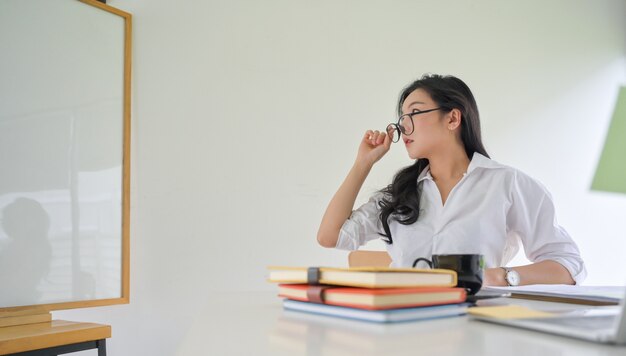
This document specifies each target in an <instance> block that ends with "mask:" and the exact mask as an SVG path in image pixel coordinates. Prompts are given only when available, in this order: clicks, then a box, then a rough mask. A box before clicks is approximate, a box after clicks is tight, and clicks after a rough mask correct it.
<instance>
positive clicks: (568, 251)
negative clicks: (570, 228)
mask: <svg viewBox="0 0 626 356" xmlns="http://www.w3.org/2000/svg"><path fill="white" fill-rule="evenodd" d="M507 229H508V232H514V233H516V234H517V235H518V236H519V237H520V239H521V241H522V243H523V245H524V251H525V252H526V257H527V258H528V259H529V260H531V261H533V262H540V261H546V260H551V261H555V262H558V263H560V264H561V265H563V267H565V268H566V269H567V270H568V271H569V273H570V274H571V276H572V278H573V279H574V281H575V282H576V284H580V283H582V282H583V280H584V279H585V277H586V276H587V271H586V269H585V264H584V262H583V260H582V258H581V257H580V251H579V250H578V246H576V243H575V242H574V240H572V238H571V237H570V236H569V234H568V233H567V231H565V229H563V228H562V227H561V226H559V224H558V223H557V220H556V212H555V208H554V203H553V201H552V197H551V195H550V193H549V192H548V191H547V189H546V188H545V187H544V186H543V185H541V184H540V183H539V182H537V181H536V180H534V179H532V178H530V177H529V176H527V175H525V174H523V173H521V172H519V171H516V174H515V176H514V178H513V182H512V187H511V207H510V209H509V211H508V213H507Z"/></svg>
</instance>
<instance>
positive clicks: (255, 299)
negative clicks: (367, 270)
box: [177, 292, 626, 356]
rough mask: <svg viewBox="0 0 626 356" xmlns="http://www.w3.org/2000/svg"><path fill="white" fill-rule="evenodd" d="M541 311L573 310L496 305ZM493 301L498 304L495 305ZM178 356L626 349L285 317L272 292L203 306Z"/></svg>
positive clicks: (485, 331)
mask: <svg viewBox="0 0 626 356" xmlns="http://www.w3.org/2000/svg"><path fill="white" fill-rule="evenodd" d="M496 301H497V303H505V302H507V301H510V302H514V303H517V304H520V303H521V304H524V305H530V306H534V307H537V308H541V309H544V310H558V309H568V308H572V307H575V306H574V305H572V304H560V303H547V302H536V301H523V300H516V299H508V298H507V299H499V300H496ZM494 302H495V301H494ZM177 355H179V356H187V355H189V356H192V355H193V356H196V355H290V356H291V355H308V356H312V355H358V356H367V355H376V356H379V355H411V356H414V355H429V356H439V355H498V356H500V355H523V356H527V355H580V356H595V355H622V356H623V355H626V347H619V346H610V345H601V344H594V343H590V342H585V341H580V340H576V339H570V338H565V337H561V336H554V335H547V334H542V333H538V332H534V331H527V330H523V329H517V328H511V327H505V326H498V325H493V324H488V323H483V322H478V321H471V320H469V319H468V317H467V316H464V317H454V318H447V319H439V320H429V321H420V322H411V323H401V324H375V323H367V322H358V321H350V320H343V319H338V318H331V317H324V316H318V315H313V314H304V313H296V312H288V311H283V310H282V306H281V299H280V298H278V297H277V296H276V293H269V292H265V293H263V292H256V293H239V294H235V293H221V294H216V295H214V296H213V297H212V298H211V300H210V301H207V305H206V308H205V309H204V310H201V311H199V313H198V316H197V320H196V321H195V322H194V323H193V324H192V326H191V328H190V329H189V330H188V332H187V335H186V338H185V339H184V341H183V343H182V344H181V346H180V348H179V350H178V352H177Z"/></svg>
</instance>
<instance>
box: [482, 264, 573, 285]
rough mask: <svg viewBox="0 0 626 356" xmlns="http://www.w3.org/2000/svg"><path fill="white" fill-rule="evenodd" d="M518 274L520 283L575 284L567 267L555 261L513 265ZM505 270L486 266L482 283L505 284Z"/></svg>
mask: <svg viewBox="0 0 626 356" xmlns="http://www.w3.org/2000/svg"><path fill="white" fill-rule="evenodd" d="M512 269H513V270H515V271H517V273H519V275H520V285H527V284H575V283H576V282H575V281H574V279H573V278H572V276H571V274H570V273H569V271H568V270H567V268H565V267H563V265H562V264H560V263H558V262H555V261H550V260H546V261H541V262H537V263H533V264H530V265H526V266H518V267H513V268H512ZM505 275H506V272H505V271H504V269H502V268H499V267H498V268H487V269H486V270H485V275H484V279H483V284H484V285H487V286H507V285H508V283H507V282H506V280H505V279H504V277H505Z"/></svg>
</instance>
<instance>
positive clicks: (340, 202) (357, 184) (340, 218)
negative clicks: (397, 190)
mask: <svg viewBox="0 0 626 356" xmlns="http://www.w3.org/2000/svg"><path fill="white" fill-rule="evenodd" d="M371 169H372V166H371V165H369V164H361V163H358V162H357V163H355V164H354V166H352V169H350V172H349V173H348V176H347V177H346V179H345V180H344V181H343V183H342V184H341V186H340V187H339V189H338V190H337V193H335V196H333V198H332V199H331V201H330V203H329V204H328V207H327V208H326V212H325V213H324V217H323V218H322V222H321V223H320V228H319V230H318V232H317V241H318V242H319V244H320V245H322V246H324V247H335V246H336V245H337V239H338V238H339V231H340V230H341V227H342V226H343V223H344V222H345V221H346V219H348V218H349V217H350V214H352V208H353V207H354V202H355V201H356V197H357V195H358V194H359V191H360V190H361V186H362V185H363V182H365V178H367V175H368V174H369V172H370V170H371Z"/></svg>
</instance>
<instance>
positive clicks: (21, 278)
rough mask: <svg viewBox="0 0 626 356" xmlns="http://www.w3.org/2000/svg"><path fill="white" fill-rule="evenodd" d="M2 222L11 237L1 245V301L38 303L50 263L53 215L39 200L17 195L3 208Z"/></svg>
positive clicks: (23, 303) (2, 303) (3, 302)
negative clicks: (49, 213)
mask: <svg viewBox="0 0 626 356" xmlns="http://www.w3.org/2000/svg"><path fill="white" fill-rule="evenodd" d="M1 222H2V224H1V225H2V228H3V229H4V231H5V232H6V234H7V236H8V237H9V241H8V243H7V244H5V245H3V246H0V286H2V291H3V292H2V293H0V305H1V306H16V305H30V304H35V303H36V302H37V301H39V300H40V299H41V295H42V293H41V291H40V290H39V289H38V287H39V284H40V282H41V280H42V279H44V278H45V277H46V275H47V273H48V271H49V266H50V259H51V247H50V242H49V240H48V232H49V230H50V217H49V216H48V213H47V212H46V211H45V210H44V208H43V207H42V206H41V204H40V203H39V202H37V201H36V200H33V199H29V198H17V199H15V201H13V202H12V203H11V204H9V205H7V206H6V207H5V208H4V209H3V210H2V221H1Z"/></svg>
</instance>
